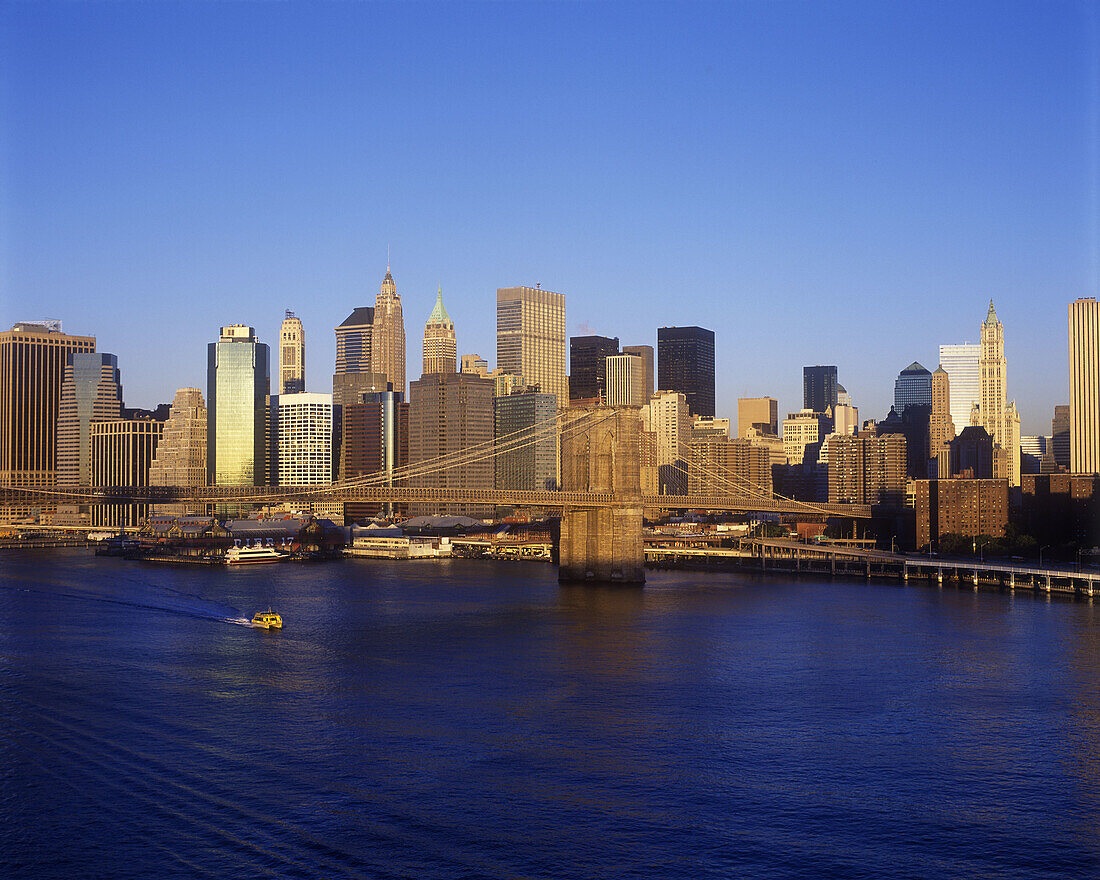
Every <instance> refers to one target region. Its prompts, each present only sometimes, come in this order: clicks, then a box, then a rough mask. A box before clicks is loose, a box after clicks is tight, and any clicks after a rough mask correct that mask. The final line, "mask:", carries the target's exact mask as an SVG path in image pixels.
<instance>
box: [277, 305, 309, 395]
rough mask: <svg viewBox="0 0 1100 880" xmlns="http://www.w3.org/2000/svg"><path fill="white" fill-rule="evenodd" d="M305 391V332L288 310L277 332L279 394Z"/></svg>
mask: <svg viewBox="0 0 1100 880" xmlns="http://www.w3.org/2000/svg"><path fill="white" fill-rule="evenodd" d="M305 390H306V331H305V329H304V328H303V327H302V322H301V321H300V320H299V319H298V318H297V316H295V314H294V312H292V311H291V310H290V309H287V310H286V318H284V319H283V326H282V327H281V328H280V330H279V394H301V393H302V392H303V391H305Z"/></svg>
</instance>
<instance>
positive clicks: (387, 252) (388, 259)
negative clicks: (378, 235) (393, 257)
mask: <svg viewBox="0 0 1100 880" xmlns="http://www.w3.org/2000/svg"><path fill="white" fill-rule="evenodd" d="M386 271H387V272H389V271H390V246H389V245H388V244H387V245H386Z"/></svg>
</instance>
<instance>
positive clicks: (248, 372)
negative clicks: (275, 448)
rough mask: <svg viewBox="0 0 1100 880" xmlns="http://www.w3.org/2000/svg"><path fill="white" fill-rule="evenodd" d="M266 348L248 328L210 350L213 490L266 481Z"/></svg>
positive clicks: (228, 334) (239, 327)
mask: <svg viewBox="0 0 1100 880" xmlns="http://www.w3.org/2000/svg"><path fill="white" fill-rule="evenodd" d="M268 363H269V354H268V348H267V345H266V344H265V343H263V342H260V341H258V340H257V339H256V331H255V330H253V329H252V328H251V327H246V326H244V325H243V324H234V325H232V326H229V327H222V329H221V335H220V336H219V337H218V341H217V342H211V343H210V344H209V345H207V347H206V399H207V401H208V406H207V411H206V413H207V430H206V437H207V444H206V475H207V479H209V480H210V483H211V485H214V486H262V485H264V483H265V481H266V480H267V397H268V393H269V390H270V378H269V373H268Z"/></svg>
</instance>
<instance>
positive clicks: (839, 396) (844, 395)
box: [803, 377, 852, 406]
mask: <svg viewBox="0 0 1100 880" xmlns="http://www.w3.org/2000/svg"><path fill="white" fill-rule="evenodd" d="M803 378H805V377H803ZM836 405H837V406H851V405H852V395H851V394H849V393H848V389H846V388H845V387H844V386H843V385H839V384H838V385H837V386H836Z"/></svg>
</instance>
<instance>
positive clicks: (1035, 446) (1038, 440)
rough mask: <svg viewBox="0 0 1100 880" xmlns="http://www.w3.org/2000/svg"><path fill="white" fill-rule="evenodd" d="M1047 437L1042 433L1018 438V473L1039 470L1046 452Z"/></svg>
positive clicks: (1034, 472) (1038, 471)
mask: <svg viewBox="0 0 1100 880" xmlns="http://www.w3.org/2000/svg"><path fill="white" fill-rule="evenodd" d="M1047 446H1048V444H1047V438H1046V437H1044V436H1043V435H1042V434H1039V435H1037V436H1034V435H1033V436H1030V437H1021V438H1020V474H1021V475H1023V474H1038V473H1040V472H1041V468H1042V463H1043V458H1045V457H1046V454H1047Z"/></svg>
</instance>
